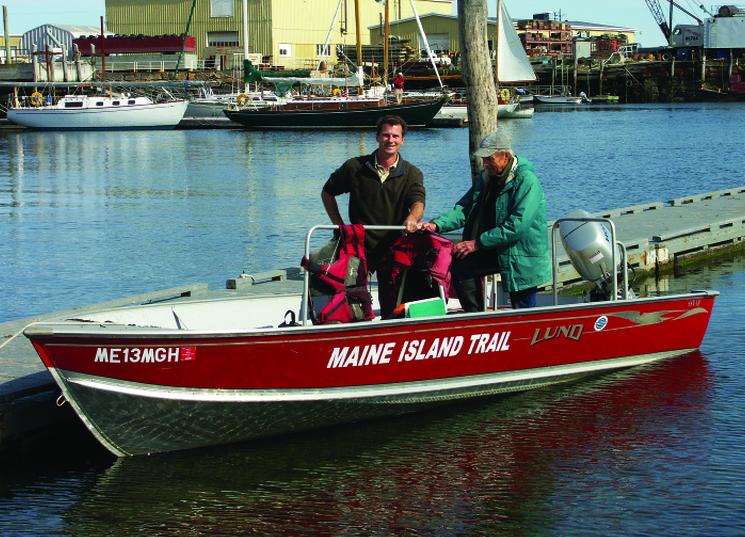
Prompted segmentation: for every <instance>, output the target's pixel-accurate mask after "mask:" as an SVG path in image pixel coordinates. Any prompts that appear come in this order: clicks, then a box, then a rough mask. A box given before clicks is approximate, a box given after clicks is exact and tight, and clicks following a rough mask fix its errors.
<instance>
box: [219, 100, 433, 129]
mask: <svg viewBox="0 0 745 537" xmlns="http://www.w3.org/2000/svg"><path fill="white" fill-rule="evenodd" d="M446 101H447V97H446V96H440V97H434V98H429V99H417V100H411V101H408V102H404V103H401V104H395V103H393V104H391V103H389V102H387V101H386V99H385V98H382V97H380V98H379V97H373V98H370V97H364V96H363V97H360V98H354V97H328V98H319V99H315V98H309V99H306V100H301V99H292V100H291V101H288V102H287V103H284V104H278V105H276V106H270V107H264V108H259V109H253V108H247V109H238V110H230V109H226V110H225V115H226V116H228V117H229V118H230V119H231V120H233V121H236V122H238V123H240V124H241V125H244V126H245V127H248V128H253V129H308V128H320V129H339V128H341V129H343V128H356V127H375V125H376V123H377V121H378V120H379V119H380V118H381V117H383V116H386V115H389V114H395V115H397V116H400V117H401V118H403V119H404V120H405V121H406V123H408V124H409V125H410V126H412V127H426V126H428V125H429V124H430V123H431V122H432V119H433V118H434V117H435V115H436V114H437V112H438V111H439V110H440V108H441V107H442V105H443V104H445V102H446Z"/></svg>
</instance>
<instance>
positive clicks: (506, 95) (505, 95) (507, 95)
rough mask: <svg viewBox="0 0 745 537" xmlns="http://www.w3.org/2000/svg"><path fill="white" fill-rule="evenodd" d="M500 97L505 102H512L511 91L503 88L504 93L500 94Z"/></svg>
mask: <svg viewBox="0 0 745 537" xmlns="http://www.w3.org/2000/svg"><path fill="white" fill-rule="evenodd" d="M499 96H500V97H501V98H502V100H503V101H505V102H509V101H510V90H508V89H507V88H503V89H502V91H500V92H499Z"/></svg>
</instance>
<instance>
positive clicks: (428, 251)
mask: <svg viewBox="0 0 745 537" xmlns="http://www.w3.org/2000/svg"><path fill="white" fill-rule="evenodd" d="M391 249H392V251H393V267H392V269H391V280H392V281H391V283H392V285H391V286H390V287H391V289H392V292H395V293H396V294H398V291H399V288H400V286H401V280H402V278H403V275H404V273H405V272H406V271H409V272H410V273H412V272H414V273H418V274H417V275H418V276H420V277H422V278H424V287H425V288H426V289H425V291H424V292H426V293H428V294H429V296H421V297H413V298H411V299H417V298H429V297H431V296H439V289H438V286H440V287H442V290H443V292H444V294H445V300H447V298H448V297H449V296H450V280H451V277H450V263H451V260H452V253H453V243H452V241H450V240H448V239H446V238H445V237H443V236H442V235H437V234H435V233H429V232H418V233H407V234H406V235H401V237H399V238H398V239H396V242H394V243H393V246H392V248H391ZM408 286H409V282H408V277H407V287H408ZM420 287H421V286H420ZM405 296H406V295H404V297H405ZM394 300H395V299H394Z"/></svg>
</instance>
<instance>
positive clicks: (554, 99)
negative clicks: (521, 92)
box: [533, 95, 584, 106]
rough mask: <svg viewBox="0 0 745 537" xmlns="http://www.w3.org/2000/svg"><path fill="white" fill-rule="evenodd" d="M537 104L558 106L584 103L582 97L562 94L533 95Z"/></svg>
mask: <svg viewBox="0 0 745 537" xmlns="http://www.w3.org/2000/svg"><path fill="white" fill-rule="evenodd" d="M533 101H534V102H535V104H551V105H557V106H567V105H568V106H572V105H578V104H583V102H584V100H583V99H582V97H573V96H562V95H533Z"/></svg>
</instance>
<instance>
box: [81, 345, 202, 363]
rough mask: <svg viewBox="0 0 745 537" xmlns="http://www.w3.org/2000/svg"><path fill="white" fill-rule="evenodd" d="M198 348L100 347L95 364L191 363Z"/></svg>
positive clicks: (97, 349) (97, 350)
mask: <svg viewBox="0 0 745 537" xmlns="http://www.w3.org/2000/svg"><path fill="white" fill-rule="evenodd" d="M196 354H197V349H196V347H98V348H96V357H95V358H94V360H93V361H94V362H98V363H106V364H163V363H177V362H189V361H191V360H194V359H195V358H196Z"/></svg>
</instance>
